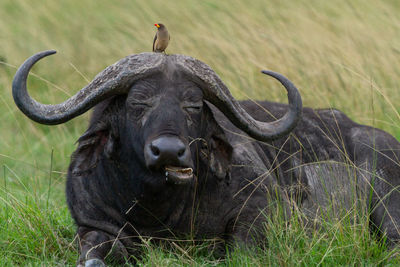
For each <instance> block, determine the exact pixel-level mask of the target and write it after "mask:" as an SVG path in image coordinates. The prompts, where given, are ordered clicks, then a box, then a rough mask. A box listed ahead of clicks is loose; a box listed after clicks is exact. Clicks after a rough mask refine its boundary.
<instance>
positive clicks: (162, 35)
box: [153, 23, 170, 53]
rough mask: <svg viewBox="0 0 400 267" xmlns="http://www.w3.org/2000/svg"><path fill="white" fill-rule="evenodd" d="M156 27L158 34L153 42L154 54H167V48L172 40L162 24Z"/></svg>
mask: <svg viewBox="0 0 400 267" xmlns="http://www.w3.org/2000/svg"><path fill="white" fill-rule="evenodd" d="M154 26H156V27H157V32H156V35H155V36H154V40H153V52H164V53H165V49H166V48H167V46H168V42H169V39H170V36H169V33H168V30H167V27H165V26H164V24H161V23H156V24H154Z"/></svg>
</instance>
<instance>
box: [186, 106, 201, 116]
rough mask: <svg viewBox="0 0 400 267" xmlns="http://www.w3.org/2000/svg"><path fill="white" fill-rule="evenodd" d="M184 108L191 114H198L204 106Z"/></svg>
mask: <svg viewBox="0 0 400 267" xmlns="http://www.w3.org/2000/svg"><path fill="white" fill-rule="evenodd" d="M183 108H184V109H185V110H186V112H188V113H189V114H197V113H199V112H200V111H201V108H202V106H201V105H193V106H184V107H183Z"/></svg>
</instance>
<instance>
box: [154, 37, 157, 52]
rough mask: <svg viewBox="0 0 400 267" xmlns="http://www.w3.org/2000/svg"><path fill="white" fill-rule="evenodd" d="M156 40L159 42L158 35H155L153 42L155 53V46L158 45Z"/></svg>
mask: <svg viewBox="0 0 400 267" xmlns="http://www.w3.org/2000/svg"><path fill="white" fill-rule="evenodd" d="M156 40H157V33H156V35H154V40H153V52H155V47H154V46H155V44H156Z"/></svg>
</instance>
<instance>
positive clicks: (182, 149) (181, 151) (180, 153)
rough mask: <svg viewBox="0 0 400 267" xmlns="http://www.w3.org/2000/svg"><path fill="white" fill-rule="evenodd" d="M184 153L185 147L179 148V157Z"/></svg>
mask: <svg viewBox="0 0 400 267" xmlns="http://www.w3.org/2000/svg"><path fill="white" fill-rule="evenodd" d="M183 154H185V148H181V149H179V151H178V157H182V156H183Z"/></svg>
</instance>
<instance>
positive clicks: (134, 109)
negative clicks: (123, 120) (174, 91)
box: [128, 103, 151, 119]
mask: <svg viewBox="0 0 400 267" xmlns="http://www.w3.org/2000/svg"><path fill="white" fill-rule="evenodd" d="M128 107H129V111H130V112H129V113H130V114H131V115H132V116H133V117H134V118H136V119H140V118H141V117H143V115H144V114H145V113H146V111H147V110H148V109H149V108H150V107H151V105H149V104H147V103H129V105H128Z"/></svg>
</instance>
